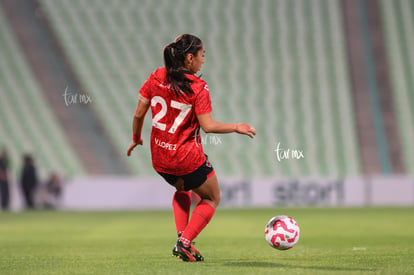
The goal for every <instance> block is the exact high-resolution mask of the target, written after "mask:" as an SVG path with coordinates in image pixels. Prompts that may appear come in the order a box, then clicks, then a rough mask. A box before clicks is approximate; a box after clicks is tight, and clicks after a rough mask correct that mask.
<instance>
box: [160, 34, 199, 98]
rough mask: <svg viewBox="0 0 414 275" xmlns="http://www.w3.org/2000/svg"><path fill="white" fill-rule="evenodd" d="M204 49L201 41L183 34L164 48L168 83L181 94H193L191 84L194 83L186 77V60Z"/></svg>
mask: <svg viewBox="0 0 414 275" xmlns="http://www.w3.org/2000/svg"><path fill="white" fill-rule="evenodd" d="M202 48H203V43H202V42H201V39H200V38H198V37H197V36H194V35H191V34H182V35H180V36H178V37H177V38H176V39H175V40H174V42H172V43H170V44H168V45H167V46H165V47H164V64H165V68H166V69H167V83H168V84H169V85H170V86H171V88H172V89H173V90H174V91H175V92H176V93H177V94H179V93H180V92H183V93H184V94H186V95H191V94H193V93H194V92H193V89H191V85H190V84H191V83H192V82H193V81H192V80H190V79H189V78H188V77H186V76H185V73H186V71H185V70H184V60H185V57H186V55H187V54H189V53H191V54H193V55H195V56H196V55H197V52H198V51H199V50H201V49H202Z"/></svg>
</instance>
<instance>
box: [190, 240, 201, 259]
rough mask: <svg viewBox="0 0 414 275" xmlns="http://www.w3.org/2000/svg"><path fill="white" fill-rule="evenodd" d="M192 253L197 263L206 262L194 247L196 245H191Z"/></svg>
mask: <svg viewBox="0 0 414 275" xmlns="http://www.w3.org/2000/svg"><path fill="white" fill-rule="evenodd" d="M190 251H191V254H193V256H194V258H196V260H197V262H201V261H204V257H203V255H201V253H200V251H198V250H197V248H195V247H194V244H193V243H191V244H190Z"/></svg>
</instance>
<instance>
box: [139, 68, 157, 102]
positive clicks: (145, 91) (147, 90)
mask: <svg viewBox="0 0 414 275" xmlns="http://www.w3.org/2000/svg"><path fill="white" fill-rule="evenodd" d="M153 76H154V73H152V74H151V75H150V77H148V79H147V81H145V83H144V85H142V87H141V89H140V90H139V94H140V95H141V96H142V97H145V98H146V99H151V82H152V78H153Z"/></svg>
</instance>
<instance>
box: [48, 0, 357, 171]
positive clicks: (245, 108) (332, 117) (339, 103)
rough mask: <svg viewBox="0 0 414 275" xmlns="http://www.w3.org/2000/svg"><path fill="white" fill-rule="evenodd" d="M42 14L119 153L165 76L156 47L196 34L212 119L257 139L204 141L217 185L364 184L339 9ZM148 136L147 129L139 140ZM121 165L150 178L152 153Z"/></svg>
mask: <svg viewBox="0 0 414 275" xmlns="http://www.w3.org/2000/svg"><path fill="white" fill-rule="evenodd" d="M40 3H41V4H42V6H43V9H44V10H43V12H44V13H45V14H46V15H47V16H48V18H49V20H50V22H51V24H52V25H53V27H54V29H55V31H56V33H57V35H58V37H59V39H60V41H61V43H62V45H63V47H64V49H65V50H66V51H67V53H68V56H69V58H70V60H71V62H72V66H73V67H74V68H75V71H76V72H77V74H78V77H79V78H80V80H81V82H82V83H83V85H84V92H85V93H87V94H90V95H91V97H92V98H93V100H94V104H91V106H92V107H93V108H96V111H97V112H98V113H99V116H100V117H101V118H102V120H103V121H104V125H105V126H106V127H108V129H109V132H110V133H111V135H112V139H113V140H114V141H115V142H116V143H117V146H118V149H119V150H120V151H122V152H123V151H125V149H126V147H127V146H128V144H129V142H130V139H131V138H130V135H131V129H130V128H131V125H130V124H131V119H132V114H133V112H134V110H135V106H136V102H137V98H138V89H139V87H140V86H141V85H142V84H143V81H144V80H145V79H146V78H147V77H148V75H149V74H150V72H151V71H153V70H154V69H155V68H156V67H157V66H162V65H163V63H162V55H161V53H162V47H163V45H165V44H167V43H169V42H170V41H172V40H173V38H174V37H175V36H176V35H178V34H181V33H194V34H196V35H198V36H200V37H201V38H202V39H203V41H204V43H205V48H206V58H205V59H206V64H205V65H204V67H203V70H202V72H203V78H204V79H206V81H207V82H208V83H209V87H210V93H211V97H212V100H213V114H214V116H215V118H216V119H218V120H221V121H233V122H239V121H247V122H249V123H251V124H252V125H254V126H255V127H256V128H257V130H258V135H257V137H256V140H255V141H254V142H251V141H249V140H247V139H246V138H244V137H240V136H238V135H224V136H214V135H207V136H205V139H204V141H205V143H206V144H204V146H205V150H206V152H207V153H208V154H209V155H210V156H211V159H212V160H213V164H214V165H215V167H216V170H218V172H219V173H220V174H221V175H232V176H235V175H239V176H240V177H243V176H244V177H249V176H272V175H278V176H345V175H359V174H360V163H359V156H358V146H357V142H356V134H355V125H354V118H353V110H352V105H351V104H352V103H351V99H350V97H351V95H350V83H349V79H348V73H347V63H346V56H345V49H344V47H345V46H344V45H345V43H344V34H343V26H342V14H341V11H340V1H338V0H336V1H330V0H315V1H312V2H310V1H305V0H303V1H287V0H278V1H271V0H263V1H260V5H256V4H255V3H256V2H255V1H239V0H228V1H220V0H213V1H187V0H181V1H168V0H155V1H144V0H141V1H132V0H130V1H127V0H125V1H100V0H99V1H97V0H90V1H82V0H73V1H53V0H41V1H40ZM149 131H150V127H149V125H148V123H146V125H145V126H144V137H145V136H148V135H149ZM145 141H146V142H147V145H148V138H147V139H146V140H145ZM278 143H280V147H283V149H285V150H287V149H290V150H302V151H303V153H304V157H305V158H304V160H302V161H295V160H292V159H289V160H281V161H278V160H277V155H276V152H275V150H276V148H277V145H278ZM129 163H130V165H131V168H132V169H133V170H134V171H136V173H137V174H139V175H153V172H152V168H151V163H150V157H149V148H148V146H146V147H144V148H143V149H142V150H141V151H140V152H139V153H138V154H135V155H134V159H133V160H131V161H130V162H129Z"/></svg>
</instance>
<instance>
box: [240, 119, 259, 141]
mask: <svg viewBox="0 0 414 275" xmlns="http://www.w3.org/2000/svg"><path fill="white" fill-rule="evenodd" d="M236 132H237V133H239V134H243V135H247V136H249V137H251V138H254V136H255V135H256V129H254V128H253V127H251V126H250V125H249V124H247V123H240V124H237V126H236Z"/></svg>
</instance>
